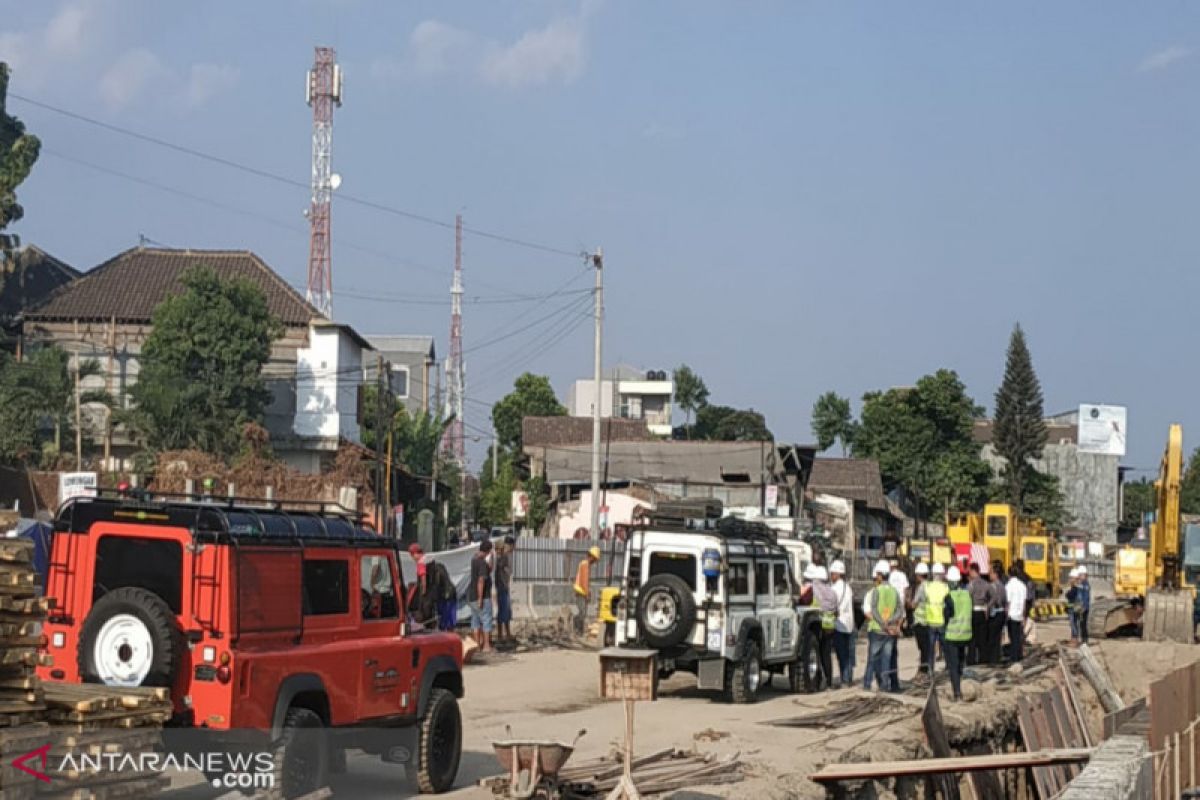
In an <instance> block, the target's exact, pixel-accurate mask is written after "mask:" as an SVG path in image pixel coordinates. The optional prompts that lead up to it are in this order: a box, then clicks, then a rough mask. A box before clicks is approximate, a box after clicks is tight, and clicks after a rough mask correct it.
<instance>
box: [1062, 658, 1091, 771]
mask: <svg viewBox="0 0 1200 800" xmlns="http://www.w3.org/2000/svg"><path fill="white" fill-rule="evenodd" d="M1058 667H1059V669H1060V670H1061V671H1062V681H1063V686H1065V687H1066V689H1067V700H1069V701H1070V703H1071V709H1072V710H1073V711H1074V712H1075V719H1077V720H1078V721H1079V730H1080V732H1081V733H1082V734H1083V745H1084V747H1091V746H1092V744H1093V742H1092V731H1091V729H1090V728H1089V727H1088V720H1087V716H1086V715H1085V714H1084V713H1083V706H1082V705H1080V703H1079V695H1078V694H1076V693H1075V679H1074V678H1072V677H1071V671H1070V670H1068V669H1067V662H1066V660H1065V659H1063V657H1062V652H1061V651H1060V652H1059V654H1058Z"/></svg>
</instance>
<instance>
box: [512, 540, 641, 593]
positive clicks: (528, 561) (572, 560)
mask: <svg viewBox="0 0 1200 800" xmlns="http://www.w3.org/2000/svg"><path fill="white" fill-rule="evenodd" d="M592 547H598V548H600V562H599V563H598V564H596V566H594V567H592V583H593V584H595V585H602V584H603V585H607V584H611V583H616V582H618V581H619V580H620V579H621V571H622V569H624V564H625V543H624V542H622V541H618V540H616V539H607V540H601V541H592V540H589V539H548V538H541V537H536V536H522V537H520V538H519V539H517V549H516V552H515V553H514V556H513V580H518V581H528V582H530V583H569V582H571V581H573V580H575V570H576V569H578V568H579V562H580V561H582V560H583V559H584V558H586V557H587V553H588V550H589V549H590V548H592Z"/></svg>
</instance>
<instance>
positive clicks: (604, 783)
mask: <svg viewBox="0 0 1200 800" xmlns="http://www.w3.org/2000/svg"><path fill="white" fill-rule="evenodd" d="M632 766H633V769H632V773H631V775H632V777H633V783H634V785H636V786H637V789H638V792H640V793H641V794H642V795H652V794H663V793H666V792H674V791H677V790H679V789H689V788H693V787H696V786H709V785H716V784H722V783H736V782H738V781H740V780H742V777H743V776H742V764H741V761H740V760H739V759H738V754H736V753H735V754H733V755H730V756H725V757H723V758H718V757H717V756H716V755H714V754H712V753H707V754H704V753H697V752H695V751H691V750H679V749H676V748H669V749H667V750H660V751H658V752H656V753H651V754H649V755H645V756H639V757H636V758H634V759H633V764H632ZM623 771H624V766H623V759H622V757H621V755H620V754H618V753H615V752H614V753H611V754H609V755H608V756H607V757H601V758H594V759H590V760H588V761H582V762H578V763H576V764H571V765H568V766H565V767H563V768H562V769H561V770H560V771H559V773H558V786H559V787H565V788H569V789H570V791H571V796H574V797H605V796H607V795H608V793H609V792H611V791H612V790H613V788H614V787H615V786H616V785H617V782H618V781H620V780H621V775H622V773H623ZM509 783H510V780H509V776H508V775H497V776H495V777H491V778H484V779H483V780H481V781H480V782H479V785H480V786H484V787H486V788H490V789H491V790H492V794H493V795H497V796H501V797H507V796H508V792H509Z"/></svg>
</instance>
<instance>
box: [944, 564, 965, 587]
mask: <svg viewBox="0 0 1200 800" xmlns="http://www.w3.org/2000/svg"><path fill="white" fill-rule="evenodd" d="M946 580H948V581H950V582H951V583H958V582H959V581H961V580H962V573H961V572H959V571H958V567H951V568H950V569H948V570H946Z"/></svg>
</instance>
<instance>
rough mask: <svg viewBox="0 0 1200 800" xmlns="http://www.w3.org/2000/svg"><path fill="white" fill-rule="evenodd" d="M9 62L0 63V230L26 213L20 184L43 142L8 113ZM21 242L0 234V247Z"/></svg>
mask: <svg viewBox="0 0 1200 800" xmlns="http://www.w3.org/2000/svg"><path fill="white" fill-rule="evenodd" d="M10 74H11V73H10V71H9V68H8V64H5V63H4V62H0V231H3V230H4V229H5V228H7V227H8V226H9V225H11V224H12V223H14V222H16V221H18V220H20V219H21V217H23V216H24V215H25V210H24V209H23V208H21V204H20V203H18V202H17V187H18V186H20V185H21V184H22V183H23V182H24V180H25V179H26V178H28V177H29V173H30V171H32V170H33V165H34V162H36V161H37V158H38V153H40V152H41V148H42V143H41V142H40V141H38V138H37V137H36V136H33V135H32V134H29V133H26V132H25V125H24V123H22V122H21V121H20V120H19V119H17V118H16V117H14V116H12V115H11V114H9V113H8V79H9V75H10ZM19 243H20V242H19V241H18V240H17V237H16V236H13V235H10V234H4V233H0V250H2V251H4V252H6V253H7V251H9V250H11V249H12V248H14V247H16V246H17V245H18V244H19Z"/></svg>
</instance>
